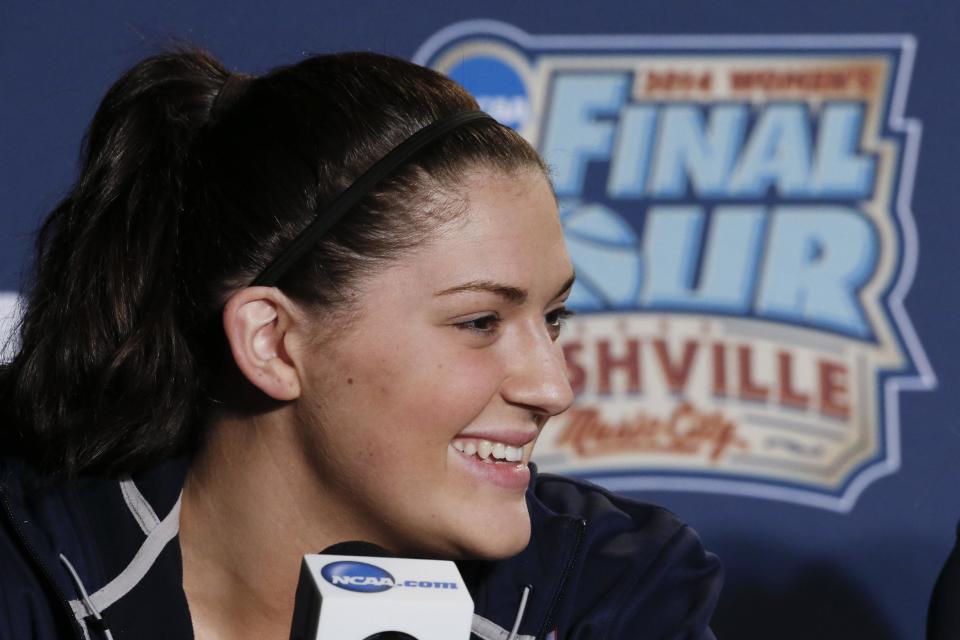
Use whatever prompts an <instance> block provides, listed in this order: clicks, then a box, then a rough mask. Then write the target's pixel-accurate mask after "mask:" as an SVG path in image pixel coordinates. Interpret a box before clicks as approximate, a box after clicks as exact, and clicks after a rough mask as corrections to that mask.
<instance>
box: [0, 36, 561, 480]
mask: <svg viewBox="0 0 960 640" xmlns="http://www.w3.org/2000/svg"><path fill="white" fill-rule="evenodd" d="M231 77H233V79H232V80H231V81H230V82H229V83H227V82H226V81H227V80H228V78H231ZM225 83H226V87H227V91H225V92H223V93H222V94H221V88H223V87H224V85H225ZM218 95H219V97H218ZM214 103H216V107H215V108H214ZM476 108H477V105H476V102H475V101H474V100H473V98H472V97H471V96H470V95H469V94H468V93H467V92H466V91H465V90H464V89H463V88H462V87H460V86H459V85H457V84H456V83H455V82H453V81H452V80H450V79H448V78H446V77H444V76H442V75H440V74H438V73H436V72H434V71H431V70H429V69H426V68H423V67H420V66H417V65H414V64H412V63H409V62H406V61H403V60H399V59H396V58H391V57H388V56H383V55H377V54H372V53H343V54H336V55H324V56H316V57H312V58H308V59H306V60H303V61H302V62H299V63H297V64H295V65H291V66H287V67H282V68H279V69H276V70H274V71H271V72H270V73H267V74H265V75H263V76H261V77H257V78H237V77H236V76H231V74H230V73H229V72H228V71H227V70H226V69H225V68H224V67H223V66H222V65H221V64H220V63H219V62H217V61H216V60H215V59H214V58H213V57H212V56H210V55H209V54H207V53H204V52H200V51H182V52H175V53H169V54H164V55H159V56H155V57H151V58H148V59H146V60H143V61H142V62H140V63H139V64H137V65H136V66H134V67H133V68H132V69H130V70H129V71H128V72H126V73H125V74H124V75H123V76H122V77H121V78H120V79H119V80H118V81H117V82H116V83H115V84H114V85H113V86H112V87H111V88H110V90H109V91H108V93H107V95H106V96H105V97H104V99H103V102H102V103H101V105H100V107H99V109H98V110H97V113H96V115H95V116H94V119H93V121H92V123H91V125H90V129H89V131H88V133H87V136H86V138H85V141H84V151H83V159H82V166H81V171H80V175H79V178H78V180H77V182H76V184H75V185H74V187H73V188H72V190H71V192H70V193H69V195H68V196H67V197H66V198H65V199H64V201H63V202H61V203H60V205H59V206H57V208H56V209H55V210H54V211H53V212H52V213H51V214H50V216H49V217H48V218H47V219H46V221H45V222H44V224H43V227H42V229H41V231H40V233H39V236H38V239H37V247H36V256H37V257H36V266H35V272H34V277H33V281H32V283H31V287H30V292H29V302H28V304H27V307H26V310H25V312H24V315H23V318H22V322H21V327H20V345H21V347H20V351H19V353H18V354H17V355H16V357H15V358H14V359H13V361H12V362H11V363H10V364H9V365H7V366H6V367H5V368H4V370H3V372H2V393H3V396H4V397H3V400H4V404H5V406H6V410H7V412H8V414H9V415H8V420H7V426H6V427H4V431H5V435H6V436H10V438H9V440H10V441H11V442H15V443H16V444H17V446H18V447H19V449H20V451H21V452H22V453H24V454H25V455H27V456H29V457H32V458H34V459H35V460H36V461H37V462H38V463H40V464H41V465H42V466H44V467H46V468H47V469H51V470H56V471H61V472H66V473H76V472H80V471H98V472H108V473H122V472H130V471H134V470H136V469H139V468H142V467H144V466H147V465H149V464H152V463H154V462H156V461H157V460H158V459H161V458H163V457H166V456H169V455H171V454H174V453H177V452H183V451H186V450H190V449H191V448H192V447H193V446H195V443H196V442H197V441H198V438H199V435H200V429H201V427H200V425H202V424H203V422H204V417H205V415H206V413H207V411H208V409H209V405H210V398H209V396H210V393H211V392H210V390H211V388H212V386H213V384H214V379H215V376H217V375H218V374H219V371H220V369H221V368H222V358H223V350H222V343H223V338H222V331H221V330H220V329H219V311H220V309H221V308H222V305H223V302H224V301H225V299H226V298H227V297H228V296H229V294H230V293H231V292H233V291H235V290H236V289H237V288H239V287H243V286H246V285H247V284H248V283H249V282H250V281H252V280H253V278H254V277H255V276H256V275H257V274H258V273H259V272H260V271H262V270H263V269H264V268H265V267H266V266H267V265H268V264H269V263H270V262H271V261H272V260H273V259H274V258H275V257H276V256H277V255H278V253H279V252H280V251H281V250H282V249H283V247H285V246H286V245H287V244H288V243H289V242H290V241H291V240H292V239H293V238H294V237H295V236H296V235H297V234H298V233H299V232H300V231H301V230H302V229H303V228H304V227H305V226H306V225H307V224H309V223H310V222H311V220H313V219H314V217H315V216H316V215H317V214H318V213H319V212H321V211H322V210H323V208H324V206H325V205H326V204H327V203H329V202H330V201H331V200H333V199H334V198H335V197H336V196H337V195H338V194H339V193H341V192H342V191H343V190H344V189H345V188H346V187H347V186H349V185H350V183H351V182H352V181H353V180H354V179H356V178H357V176H359V175H360V174H362V173H363V171H364V170H366V169H367V168H368V167H369V166H370V165H371V164H373V163H374V162H375V161H376V160H378V159H379V158H380V157H382V156H383V155H385V154H386V153H387V152H388V151H389V150H390V149H391V148H393V147H394V146H395V145H397V144H398V143H400V142H401V141H402V140H404V139H405V138H407V137H408V136H410V135H411V134H413V133H414V132H416V131H417V130H419V129H421V128H422V127H424V126H426V125H428V124H430V123H431V122H433V121H436V120H437V119H439V118H442V117H444V116H446V115H449V114H452V113H456V112H459V111H464V110H471V109H476ZM475 167H481V168H490V169H496V170H500V171H506V172H509V171H514V170H517V169H520V168H525V167H533V168H539V169H540V170H541V171H544V172H545V169H544V168H543V164H542V161H541V160H540V158H539V156H538V155H537V153H536V152H535V151H534V150H533V149H532V148H531V147H530V146H529V145H528V144H527V143H526V142H525V141H524V140H523V139H522V138H521V137H520V136H519V135H517V134H516V133H515V132H514V131H512V130H510V129H508V128H506V127H503V126H500V125H497V124H495V123H478V124H476V125H470V126H464V127H462V128H460V129H457V130H455V131H453V132H452V133H450V134H448V135H446V136H445V137H443V138H441V139H440V140H437V141H436V142H435V143H432V144H431V145H430V146H428V147H427V148H425V149H423V150H422V151H421V152H420V153H418V154H417V155H416V156H415V157H414V158H413V159H411V160H410V161H409V162H408V163H406V164H405V165H404V166H402V167H401V168H400V169H399V170H398V171H396V172H395V173H394V174H393V175H392V176H390V177H389V178H387V179H386V180H384V181H383V182H382V183H381V184H380V185H379V186H378V187H377V188H376V189H375V190H374V191H373V192H372V193H370V194H369V196H367V197H366V198H365V199H364V200H363V201H362V202H361V203H360V204H359V205H358V206H357V207H356V208H355V209H354V210H353V211H351V212H350V213H348V214H347V215H346V216H345V218H344V219H343V220H341V221H340V222H339V223H338V224H337V225H336V226H335V227H334V228H333V229H332V230H330V231H329V232H328V233H327V234H326V235H325V236H324V237H323V238H322V239H321V241H320V242H318V243H317V246H316V248H315V249H314V250H313V251H312V252H311V253H309V254H308V255H307V256H305V257H304V258H303V259H302V260H300V261H299V262H298V263H297V264H296V265H295V267H294V268H293V269H291V270H290V271H289V272H288V273H287V274H286V275H285V276H284V277H283V278H282V279H281V280H280V282H279V283H278V286H279V287H280V288H281V289H283V290H284V291H285V292H287V293H288V294H289V295H291V296H292V297H293V298H295V299H297V300H298V301H302V302H304V303H307V304H311V305H316V306H317V307H318V308H324V309H336V308H338V307H340V306H343V305H345V304H348V302H349V297H350V296H349V292H350V291H351V287H352V285H353V284H354V283H355V281H356V279H357V278H358V277H359V276H361V275H363V274H364V273H369V272H371V270H374V269H377V268H378V266H382V265H383V264H384V263H385V262H387V261H389V260H392V259H395V258H396V257H397V256H399V255H401V254H402V253H403V252H404V251H405V250H407V249H409V248H411V247H414V246H416V245H417V244H418V243H420V242H422V241H423V240H424V239H425V238H427V237H428V236H429V235H430V233H431V232H433V231H434V230H435V229H437V228H438V226H439V225H441V224H443V223H445V222H447V221H449V220H451V219H454V218H456V217H457V216H458V215H460V214H461V213H462V210H463V206H462V202H459V201H458V198H457V197H456V190H457V187H458V185H459V184H460V182H461V180H462V178H463V175H464V173H465V172H466V171H469V170H470V169H472V168H475Z"/></svg>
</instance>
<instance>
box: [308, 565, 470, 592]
mask: <svg viewBox="0 0 960 640" xmlns="http://www.w3.org/2000/svg"><path fill="white" fill-rule="evenodd" d="M320 574H321V575H322V576H323V578H324V579H325V580H326V581H327V582H329V583H330V584H332V585H333V586H335V587H339V588H341V589H345V590H347V591H356V592H358V593H379V592H381V591H387V590H388V589H392V588H393V587H407V588H414V589H456V588H457V583H456V582H440V581H436V580H396V579H394V577H393V575H392V574H391V573H390V572H389V571H387V570H386V569H383V568H381V567H378V566H376V565H372V564H369V563H366V562H355V561H352V560H341V561H338V562H331V563H329V564H326V565H324V567H323V569H321V570H320Z"/></svg>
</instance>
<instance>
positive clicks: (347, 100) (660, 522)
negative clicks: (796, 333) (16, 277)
mask: <svg viewBox="0 0 960 640" xmlns="http://www.w3.org/2000/svg"><path fill="white" fill-rule="evenodd" d="M476 109H477V105H476V103H475V102H474V100H473V99H472V98H471V97H470V96H469V95H468V94H467V93H466V92H465V91H464V90H463V89H462V88H460V87H459V86H458V85H456V84H455V83H453V82H452V81H450V80H449V79H447V78H445V77H443V76H441V75H439V74H436V73H434V72H432V71H430V70H428V69H424V68H422V67H418V66H416V65H412V64H410V63H407V62H403V61H401V60H397V59H393V58H389V57H385V56H380V55H374V54H362V53H356V54H341V55H329V56H318V57H314V58H310V59H307V60H304V61H302V62H300V63H298V64H296V65H293V66H290V67H285V68H281V69H277V70H275V71H273V72H271V73H268V74H266V75H264V76H262V77H258V78H251V77H246V76H240V75H233V74H230V73H229V72H228V71H227V70H226V69H224V68H223V67H222V66H221V65H220V64H219V63H218V62H217V61H216V60H214V59H213V58H211V57H210V56H209V55H207V54H204V53H202V52H179V53H172V54H168V55H160V56H156V57H153V58H149V59H147V60H144V61H143V62H141V63H140V64H138V65H136V66H135V67H134V68H133V69H131V70H130V71H129V72H127V73H126V74H125V75H124V76H123V77H122V78H120V80H119V81H118V82H117V83H116V84H115V85H114V86H113V87H112V88H111V89H110V91H109V92H108V94H107V95H106V97H105V98H104V100H103V103H102V104H101V106H100V108H99V110H98V112H97V114H96V116H95V117H94V120H93V122H92V124H91V127H90V130H89V133H88V135H87V138H86V140H85V151H84V156H83V164H82V168H81V171H80V175H79V178H78V180H77V183H76V185H75V186H74V187H73V189H72V191H71V192H70V193H69V195H68V196H67V197H66V199H65V200H64V201H63V202H62V203H61V204H60V205H59V206H58V207H57V208H56V209H55V210H54V211H53V213H52V214H51V215H50V217H49V218H48V219H47V221H46V222H45V224H44V226H43V228H42V230H41V232H40V234H39V239H38V244H37V259H36V270H35V275H34V279H33V282H32V286H31V289H30V293H29V301H28V304H27V306H26V309H25V312H24V315H23V319H22V326H21V332H20V351H19V353H18V354H17V356H16V358H15V359H14V360H13V361H12V362H11V363H10V364H9V365H7V366H6V368H5V370H4V371H3V376H2V393H3V401H4V402H3V406H4V408H5V411H6V413H7V416H6V420H5V423H4V425H3V437H4V445H5V450H6V451H7V455H6V456H5V457H4V458H2V461H0V506H2V508H0V516H2V518H0V520H2V522H3V529H2V531H0V567H2V571H0V638H4V639H5V638H17V639H18V640H21V639H23V638H101V637H112V638H136V639H138V640H143V639H149V638H190V637H197V638H203V639H213V638H230V639H237V638H257V639H263V638H287V637H288V635H289V629H290V621H291V615H292V610H293V600H294V598H293V596H294V592H295V589H296V584H297V576H298V570H299V564H300V560H301V557H302V556H303V554H305V553H313V552H317V551H318V550H321V549H323V548H325V547H327V546H329V545H331V544H333V543H336V542H340V541H344V540H365V541H368V542H372V543H376V544H379V545H381V546H383V547H385V548H387V549H388V550H390V551H392V552H394V553H396V554H398V555H404V556H426V557H440V558H451V559H455V560H458V561H459V563H460V567H461V570H462V571H463V572H464V574H465V577H466V579H467V581H468V584H469V586H470V589H471V594H472V595H473V598H474V601H475V603H476V616H475V618H474V628H473V631H474V634H475V637H478V638H485V639H492V638H524V639H528V640H529V639H531V638H537V639H542V638H547V637H552V638H557V637H559V638H571V639H572V638H609V639H625V640H626V639H630V640H635V639H638V638H650V639H662V638H690V639H704V638H712V637H713V636H712V634H711V633H710V631H709V629H708V626H707V624H708V619H709V616H710V614H711V612H712V609H713V607H714V605H715V602H716V599H717V595H718V591H719V584H720V569H719V564H718V562H717V560H716V559H715V558H714V557H713V556H712V555H710V554H708V553H706V552H705V551H704V550H703V547H702V545H701V544H700V542H699V540H698V539H697V537H696V535H695V534H694V533H693V532H692V531H691V530H690V529H689V528H687V527H685V526H684V525H683V524H681V523H680V522H678V521H677V520H676V519H675V517H673V516H672V515H671V514H669V513H668V512H666V511H664V510H661V509H659V508H657V507H653V506H650V505H643V504H639V503H635V502H632V501H630V500H626V499H624V498H621V497H618V496H614V495H612V494H609V493H607V492H605V491H603V490H601V489H598V488H596V487H593V486H590V485H587V484H583V483H577V482H574V481H571V480H567V479H562V478H557V477H546V476H540V477H537V476H536V472H535V469H534V468H533V466H532V465H530V464H529V460H530V455H531V450H532V449H533V445H534V442H535V441H536V438H537V435H538V434H539V432H540V431H541V430H542V429H543V428H544V426H545V424H546V422H547V420H548V419H549V418H550V417H551V416H553V415H555V414H557V413H560V412H561V411H563V410H564V409H565V408H566V407H567V406H569V404H570V403H571V401H572V394H571V390H570V386H569V384H568V383H567V378H566V371H565V365H564V361H563V354H562V350H561V349H560V347H559V345H558V343H557V337H558V335H559V332H560V330H561V326H562V324H563V318H564V316H565V315H566V313H567V312H566V311H565V309H564V300H565V299H566V297H567V295H568V294H569V292H570V288H571V286H572V284H573V270H572V267H571V264H570V261H569V259H568V258H567V255H566V252H565V250H564V244H563V238H562V236H561V229H560V224H559V220H558V216H557V211H556V206H555V202H554V197H553V194H552V191H551V188H550V184H549V181H548V178H547V172H546V170H545V168H544V165H543V163H542V161H541V160H540V158H539V157H538V156H537V154H536V152H535V151H534V150H533V149H532V148H531V147H530V146H529V145H528V144H527V143H526V142H525V141H523V139H521V138H520V137H519V136H518V135H517V134H516V133H515V132H513V131H512V130H510V129H508V128H506V127H503V126H501V125H499V124H497V123H496V122H495V121H493V120H492V119H490V118H489V117H487V116H485V115H484V114H482V113H479V112H477V111H476Z"/></svg>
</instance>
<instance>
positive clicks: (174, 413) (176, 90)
mask: <svg viewBox="0 0 960 640" xmlns="http://www.w3.org/2000/svg"><path fill="white" fill-rule="evenodd" d="M228 75H229V74H228V72H227V71H226V70H225V69H224V68H223V67H222V66H221V65H220V64H219V63H218V62H217V61H216V60H214V59H213V58H212V57H210V56H209V55H207V54H205V53H202V52H194V51H187V52H178V53H170V54H165V55H159V56H155V57H152V58H148V59H146V60H144V61H143V62H141V63H139V64H138V65H136V66H135V67H133V68H132V69H131V70H129V71H128V72H127V73H126V74H124V75H123V77H121V78H120V79H119V80H118V81H117V82H116V83H115V84H114V85H113V86H112V87H111V89H110V90H109V92H108V93H107V95H106V96H105V98H104V99H103V102H102V103H101V105H100V107H99V109H98V110H97V113H96V115H95V116H94V119H93V122H92V123H91V125H90V128H89V131H88V132H87V135H86V137H85V139H84V145H83V153H82V161H81V171H80V175H79V178H78V179H77V182H76V184H75V185H74V187H73V188H72V190H71V192H70V193H69V195H68V196H67V197H66V198H65V199H64V200H63V201H62V202H61V203H60V204H59V205H58V206H57V207H56V209H55V210H54V211H53V212H52V213H51V214H50V216H49V217H48V218H47V220H46V221H45V223H44V224H43V226H42V228H41V230H40V232H39V235H38V237H37V241H36V257H35V260H36V264H35V271H34V280H33V282H32V283H30V284H31V288H30V293H29V297H28V304H27V306H26V310H25V312H24V315H23V317H22V320H21V325H20V351H19V353H18V354H17V355H16V356H15V358H14V359H13V360H12V361H11V362H10V363H9V364H8V365H6V366H5V368H4V371H3V372H2V386H3V389H2V393H3V396H4V397H3V402H4V405H5V410H6V411H7V412H8V413H9V416H8V421H7V424H6V425H5V426H4V429H13V430H14V432H15V436H16V437H15V438H14V441H15V442H18V443H19V446H20V448H21V449H22V450H23V451H24V452H26V453H27V454H29V455H30V456H31V457H33V458H34V459H35V461H36V462H38V463H39V464H40V465H41V466H42V467H45V468H46V469H48V470H56V471H61V472H65V473H68V474H69V473H75V472H77V471H79V470H93V471H102V472H107V473H111V472H118V471H121V470H129V469H132V468H137V467H139V466H142V465H143V464H144V463H145V462H146V461H147V460H152V459H155V458H156V455H157V454H158V453H168V454H169V453H172V452H176V451H178V450H180V449H182V448H183V446H184V445H185V444H186V443H185V439H186V436H185V433H186V430H184V429H183V428H182V425H183V424H185V423H188V422H190V421H191V420H193V419H194V417H195V413H196V410H197V406H198V394H199V388H200V383H199V379H198V371H197V363H196V362H195V358H194V356H193V354H191V350H190V348H189V346H188V344H187V340H186V338H185V335H184V330H183V328H182V327H181V326H180V320H179V318H178V315H177V310H178V308H180V304H179V302H178V298H179V297H181V295H182V293H181V291H180V289H181V287H180V286H179V285H178V282H179V281H180V279H179V278H178V274H179V272H180V271H181V267H180V264H179V261H178V246H179V243H178V236H179V235H180V227H181V218H182V216H183V215H184V202H183V193H184V172H185V171H186V170H187V165H188V157H189V152H190V147H191V144H192V141H193V140H194V138H195V136H196V134H197V132H198V130H199V129H200V128H201V127H203V126H204V124H205V123H206V122H207V120H208V118H209V115H210V111H211V107H212V105H213V102H214V100H215V97H216V96H217V93H218V90H219V88H220V87H221V86H222V85H223V83H224V81H225V79H226V78H227V77H228Z"/></svg>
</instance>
